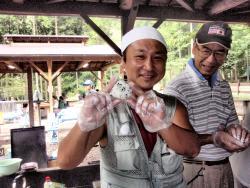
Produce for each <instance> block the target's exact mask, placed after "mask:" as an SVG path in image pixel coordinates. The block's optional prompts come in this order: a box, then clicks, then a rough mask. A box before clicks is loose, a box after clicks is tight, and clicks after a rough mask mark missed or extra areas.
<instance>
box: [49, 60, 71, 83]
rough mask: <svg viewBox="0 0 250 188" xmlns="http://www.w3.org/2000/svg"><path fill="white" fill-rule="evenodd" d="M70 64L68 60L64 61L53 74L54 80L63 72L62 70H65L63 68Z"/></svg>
mask: <svg viewBox="0 0 250 188" xmlns="http://www.w3.org/2000/svg"><path fill="white" fill-rule="evenodd" d="M68 64H69V62H68V61H66V62H64V63H63V64H62V65H61V66H60V67H59V68H58V69H57V70H56V72H55V73H54V74H52V82H53V81H54V79H56V78H57V76H59V75H60V74H61V71H62V70H63V68H64V67H65V66H66V65H68Z"/></svg>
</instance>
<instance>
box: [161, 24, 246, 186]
mask: <svg viewBox="0 0 250 188" xmlns="http://www.w3.org/2000/svg"><path fill="white" fill-rule="evenodd" d="M231 37H232V30H231V28H230V27H229V25H228V24H227V23H224V22H208V23H206V24H204V25H203V26H202V27H201V28H200V30H199V31H198V32H197V34H196V36H195V42H194V45H193V49H192V52H193V55H194V58H192V59H190V60H189V62H188V64H187V67H186V70H184V71H183V72H182V73H181V74H180V75H179V76H177V77H176V78H175V79H174V80H172V81H171V82H170V84H169V85H168V86H167V88H166V90H165V93H166V94H168V95H171V96H174V97H176V98H177V99H179V100H180V101H181V102H182V103H183V104H184V105H185V107H186V108H187V110H188V115H189V120H190V123H191V124H192V126H193V128H194V129H195V131H196V132H197V133H198V134H199V139H200V142H201V145H202V147H201V151H200V153H199V155H198V156H197V157H195V159H191V158H184V177H185V179H186V181H187V182H188V187H190V188H191V187H192V188H204V187H205V188H206V187H213V188H233V186H234V185H233V174H232V169H231V166H230V163H229V159H228V157H229V156H230V155H232V153H233V152H240V151H242V150H244V149H246V148H247V147H248V146H249V142H250V139H249V134H248V131H247V130H245V129H243V128H242V127H241V126H240V125H238V124H239V121H238V117H237V114H236V110H235V106H234V101H233V97H232V93H231V89H230V86H229V83H228V82H227V81H226V80H223V79H222V77H221V76H220V74H219V71H218V69H219V68H220V67H221V66H222V65H223V63H224V62H225V60H226V57H227V54H228V50H229V49H230V47H231V42H232V40H231Z"/></svg>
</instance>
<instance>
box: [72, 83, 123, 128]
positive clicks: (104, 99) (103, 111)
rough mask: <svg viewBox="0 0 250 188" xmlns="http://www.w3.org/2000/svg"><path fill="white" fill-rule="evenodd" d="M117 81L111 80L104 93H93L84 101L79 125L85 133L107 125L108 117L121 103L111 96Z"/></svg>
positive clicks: (78, 121)
mask: <svg viewBox="0 0 250 188" xmlns="http://www.w3.org/2000/svg"><path fill="white" fill-rule="evenodd" d="M115 83H116V79H115V78H113V79H111V81H110V83H109V84H108V86H107V87H106V88H105V91H104V92H96V93H92V94H90V95H88V96H86V98H85V99H84V104H83V106H82V108H81V110H80V114H79V116H78V120H77V123H78V125H79V127H80V129H81V130H82V131H83V132H89V131H91V130H94V129H96V128H98V127H100V126H102V125H103V124H104V123H105V119H106V115H107V114H108V112H109V111H111V110H112V109H113V108H114V106H116V105H117V104H119V103H120V100H119V99H115V98H112V97H111V96H110V94H109V92H110V91H111V89H112V87H113V86H114V84H115Z"/></svg>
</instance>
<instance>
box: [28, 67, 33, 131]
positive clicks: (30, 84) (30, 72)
mask: <svg viewBox="0 0 250 188" xmlns="http://www.w3.org/2000/svg"><path fill="white" fill-rule="evenodd" d="M27 81H28V99H29V118H30V127H33V126H34V105H33V95H32V93H33V92H32V69H31V66H29V68H28V70H27Z"/></svg>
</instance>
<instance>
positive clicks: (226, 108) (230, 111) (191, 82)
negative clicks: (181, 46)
mask: <svg viewBox="0 0 250 188" xmlns="http://www.w3.org/2000/svg"><path fill="white" fill-rule="evenodd" d="M211 86H212V87H211ZM211 86H210V85H209V83H208V81H207V80H206V79H205V78H204V77H203V76H202V75H201V74H200V73H199V72H198V70H197V69H196V68H195V66H194V60H193V59H191V60H190V61H189V63H188V64H187V67H186V69H185V70H184V71H183V72H182V73H181V74H180V75H179V76H177V77H176V78H175V79H173V80H172V81H171V82H170V83H169V85H168V86H167V88H166V89H165V91H164V92H165V93H166V94H168V95H172V96H175V97H176V98H177V99H179V100H180V101H181V102H182V103H183V104H184V105H185V107H186V108H187V111H188V115H189V121H190V123H191V125H192V126H193V128H194V129H195V131H196V132H197V133H198V134H212V133H213V132H215V131H217V129H218V127H219V126H220V125H223V126H225V127H227V126H229V125H231V124H236V123H237V124H238V123H239V121H238V116H237V114H236V110H235V106H234V101H233V97H232V93H231V88H230V85H229V84H228V82H227V81H225V80H223V79H222V78H221V76H220V74H219V73H218V72H216V73H214V75H213V76H212V79H211ZM229 155H231V153H229V152H227V151H226V150H224V149H222V148H218V147H216V146H215V145H214V144H207V145H204V146H202V147H201V151H200V154H199V155H198V156H197V157H196V159H199V160H206V161H216V160H221V159H224V158H225V157H227V156H229Z"/></svg>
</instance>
